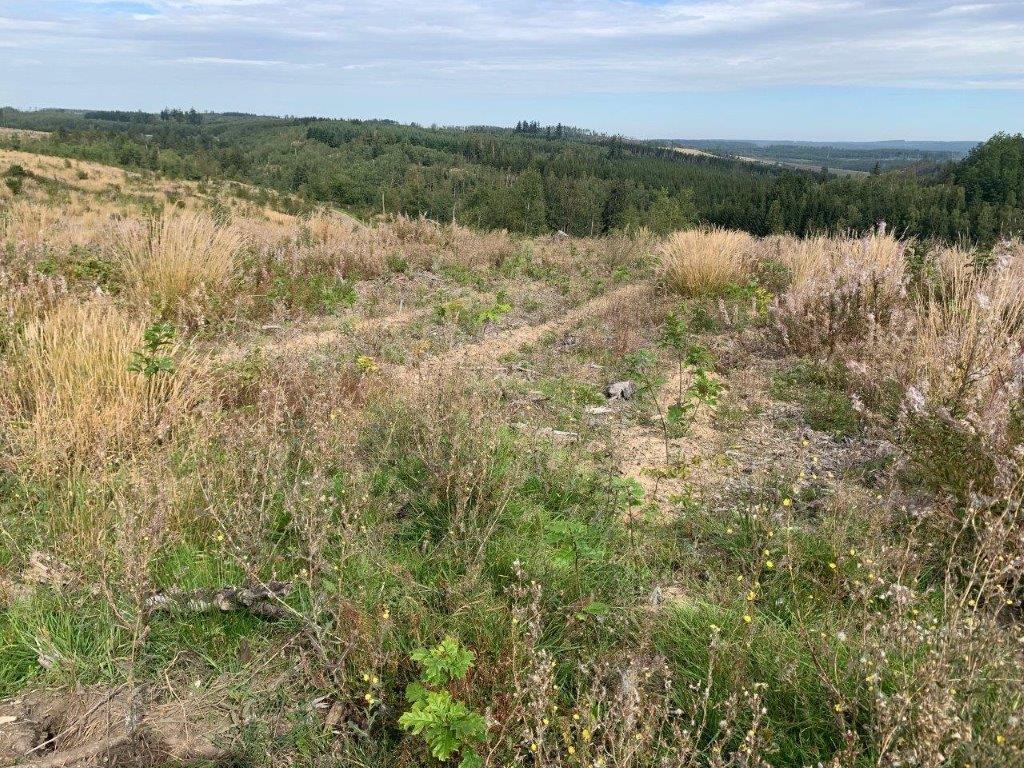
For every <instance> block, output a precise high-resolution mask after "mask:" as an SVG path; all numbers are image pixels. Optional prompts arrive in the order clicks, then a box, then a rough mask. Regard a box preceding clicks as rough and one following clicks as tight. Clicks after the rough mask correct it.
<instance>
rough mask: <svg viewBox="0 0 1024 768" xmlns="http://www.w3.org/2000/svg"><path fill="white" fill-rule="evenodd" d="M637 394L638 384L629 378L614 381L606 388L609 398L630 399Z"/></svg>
mask: <svg viewBox="0 0 1024 768" xmlns="http://www.w3.org/2000/svg"><path fill="white" fill-rule="evenodd" d="M635 394H636V384H634V383H633V382H632V381H630V380H629V379H626V380H625V381H614V382H612V383H611V384H609V385H608V386H607V387H606V388H605V390H604V396H605V397H607V398H608V399H609V400H629V399H630V398H632V397H633V395H635Z"/></svg>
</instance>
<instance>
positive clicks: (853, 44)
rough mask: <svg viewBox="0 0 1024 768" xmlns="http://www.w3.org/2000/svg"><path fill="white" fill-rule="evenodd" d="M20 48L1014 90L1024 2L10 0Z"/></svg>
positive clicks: (468, 71)
mask: <svg viewBox="0 0 1024 768" xmlns="http://www.w3.org/2000/svg"><path fill="white" fill-rule="evenodd" d="M8 9H9V10H8ZM118 9H121V10H120V11H119V10H118ZM126 11H127V12H126ZM11 45H17V46H18V47H19V48H21V49H27V50H28V51H30V52H32V53H33V54H36V55H38V56H39V58H41V59H43V60H46V61H47V62H48V64H49V66H51V67H53V68H56V69H59V68H61V67H65V68H68V69H69V70H72V69H76V68H81V67H82V66H85V65H86V64H89V65H100V64H109V65H110V66H130V67H138V66H146V67H155V68H160V67H164V68H174V67H179V68H181V67H189V66H196V65H203V66H210V67H222V68H225V69H228V68H232V67H233V68H235V69H236V70H244V69H250V70H278V71H285V72H286V71H288V70H300V69H301V70H306V71H307V72H306V74H304V75H303V76H304V77H314V76H315V77H316V78H317V80H316V83H317V84H318V85H322V86H323V87H330V85H331V84H332V82H333V81H332V78H333V77H338V78H341V77H345V78H348V79H351V78H353V77H357V76H358V77H359V78H363V79H364V82H365V83H366V84H367V85H368V86H372V85H373V84H374V83H379V84H391V83H394V82H406V83H410V84H411V85H412V86H414V87H417V88H424V89H426V88H435V89H442V88H448V87H462V88H468V89H474V88H475V89H490V90H505V91H508V92H511V93H519V94H531V93H535V92H538V91H543V92H544V93H546V94H572V93H579V92H597V91H605V92H622V91H652V92H671V91H684V90H700V89H706V90H711V89H721V88H735V87H745V86H758V87H760V86H771V85H785V86H797V85H868V86H912V87H922V86H926V87H929V88H948V89H983V88H998V89H1012V88H1021V82H1022V81H1024V3H1021V2H1019V0H1003V1H1000V2H978V3H963V2H961V3H954V2H949V1H948V0H903V2H901V3H900V4H894V3H892V2H887V1H886V0H692V1H686V0H661V1H658V0H644V1H641V0H560V1H559V2H542V1H541V0H452V1H451V2H444V0H418V1H417V2H411V1H410V0H361V1H360V2H353V3H350V4H343V3H339V2H334V1H333V0H84V1H80V2H70V1H69V0H60V1H57V2H55V1H53V0H49V1H47V0H5V16H4V17H0V46H7V47H10V46H11ZM87 51H88V52H89V53H88V55H87V53H86V52H87ZM44 54H45V55H44ZM87 56H88V57H98V58H99V61H91V60H89V61H87ZM353 62H356V63H353ZM309 70H316V72H315V73H310V72H309ZM341 73H346V74H341ZM356 73H357V74H356ZM168 76H170V74H168Z"/></svg>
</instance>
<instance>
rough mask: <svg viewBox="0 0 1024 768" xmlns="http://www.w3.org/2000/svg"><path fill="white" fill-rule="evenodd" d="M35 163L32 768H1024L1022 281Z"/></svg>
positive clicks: (946, 264) (13, 289) (710, 238)
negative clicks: (374, 207) (311, 203)
mask: <svg viewBox="0 0 1024 768" xmlns="http://www.w3.org/2000/svg"><path fill="white" fill-rule="evenodd" d="M26 149H31V147H28V146H26ZM14 164H18V165H19V167H22V168H23V170H24V174H23V175H22V174H19V175H18V178H19V180H20V181H19V183H18V184H17V185H11V190H12V194H10V195H9V196H6V197H4V198H2V199H0V306H2V308H3V311H2V312H0V384H2V389H0V447H2V456H0V696H2V697H3V699H2V700H0V764H3V765H8V764H12V765H13V764H18V765H20V764H24V765H29V766H32V765H36V766H43V765H46V766H56V765H106V764H112V765H126V766H143V765H152V766H156V765H182V764H196V765H239V766H280V765H324V766H327V765H339V766H341V765H359V766H368V767H381V768H383V767H384V766H388V768H393V766H410V767H411V766H421V765H426V766H429V765H437V764H441V763H446V764H453V765H459V766H461V767H462V768H473V767H474V766H483V765H486V766H509V765H531V766H588V767H595V768H596V767H598V766H603V767H607V768H612V767H613V766H614V767H616V768H627V767H628V768H642V767H647V766H651V767H653V766H708V767H709V768H724V767H725V766H734V767H735V768H740V767H741V766H742V767H750V766H828V767H830V768H847V767H849V766H855V767H860V766H864V767H866V766H889V767H895V766H934V767H935V768H938V767H939V766H1016V765H1021V764H1024V753H1022V747H1024V722H1022V714H1024V713H1022V706H1024V663H1022V661H1024V660H1022V658H1021V653H1022V647H1024V646H1022V643H1024V623H1022V600H1024V581H1022V577H1024V527H1022V523H1024V520H1022V517H1021V516H1022V512H1021V509H1022V506H1021V502H1022V499H1021V492H1022V490H1021V489H1022V479H1024V478H1022V472H1021V439H1022V434H1024V433H1022V425H1021V391H1022V385H1024V365H1022V358H1021V351H1022V348H1024V330H1022V329H1024V322H1022V321H1024V299H1022V295H1024V294H1022V291H1021V287H1022V280H1021V278H1022V275H1024V244H1022V243H1021V242H1020V241H1019V240H1014V239H1012V238H1011V239H1002V240H999V241H997V242H994V243H986V244H985V246H984V247H976V246H972V245H967V244H958V245H953V244H946V243H944V242H942V241H939V240H923V239H921V240H917V239H913V238H899V237H893V236H891V235H889V234H885V233H884V232H883V231H878V230H871V231H862V232H859V233H850V234H846V235H838V234H837V235H832V236H825V235H812V236H809V237H806V238H797V237H793V236H789V235H782V234H778V235H767V236H763V237H757V236H754V235H750V234H747V233H743V232H738V231H733V230H728V229H723V228H715V227H700V226H694V227H691V228H685V229H681V230H679V231H674V232H665V233H659V232H657V231H654V230H652V229H647V228H637V227H628V226H627V227H623V228H621V229H617V230H616V231H614V232H612V233H609V234H605V235H602V236H599V237H575V236H562V235H555V236H552V235H544V234H541V235H536V234H510V233H509V232H507V231H505V230H487V231H484V230H477V229H473V228H470V227H466V226H461V225H459V224H442V223H437V222H434V221H431V220H429V219H426V218H414V217H413V218H411V217H405V216H401V215H388V216H377V217H375V218H367V219H366V220H365V221H359V220H357V219H355V218H353V217H352V216H349V215H346V214H344V213H341V212H339V211H337V210H333V209H331V208H329V207H320V208H311V207H306V208H303V207H302V206H299V205H297V204H294V201H288V200H286V199H284V198H283V196H278V195H273V194H270V193H266V194H265V195H262V196H260V197H258V199H257V196H256V195H255V193H254V192H253V190H252V189H251V188H244V189H243V188H242V187H241V186H239V185H235V186H232V185H231V184H229V183H224V184H217V183H214V182H209V183H206V182H204V183H202V184H200V183H194V182H184V181H177V182H172V181H170V180H168V179H166V178H163V177H160V176H157V175H155V174H149V175H131V176H130V175H128V174H126V173H125V172H123V171H121V170H119V169H115V168H111V167H107V166H101V165H98V164H95V163H88V162H85V161H80V160H79V161H75V163H74V164H73V165H72V163H71V162H70V161H67V165H66V166H65V165H64V164H63V161H60V160H57V159H54V158H47V157H43V156H34V155H31V154H30V152H28V151H19V152H16V153H15V152H10V151H4V152H3V153H2V154H0V172H2V171H3V170H4V169H5V168H7V167H8V166H9V165H14ZM97 179H104V181H103V183H94V182H96V180H97ZM115 182H116V184H117V185H118V187H117V190H116V194H115V193H113V192H111V185H112V184H114V183H115ZM15 186H17V187H18V191H17V193H16V194H15V193H13V190H14V188H15ZM5 194H6V193H5ZM627 383H628V386H627Z"/></svg>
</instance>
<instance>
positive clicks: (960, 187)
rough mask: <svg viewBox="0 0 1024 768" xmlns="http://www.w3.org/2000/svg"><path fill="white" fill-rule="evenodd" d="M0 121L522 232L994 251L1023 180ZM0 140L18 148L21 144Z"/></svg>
mask: <svg viewBox="0 0 1024 768" xmlns="http://www.w3.org/2000/svg"><path fill="white" fill-rule="evenodd" d="M0 125H6V126H10V127H14V128H23V129H34V130H42V131H51V133H50V134H49V135H48V136H46V137H45V138H43V139H42V140H40V141H37V143H36V151H41V152H47V153H51V154H55V155H59V156H66V157H71V158H79V159H87V160H92V161H97V162H103V163H108V164H115V165H120V166H123V167H126V168H131V169H135V170H150V171H156V172H159V173H161V174H164V175H169V176H174V177H179V178H187V179H192V180H201V179H209V178H215V179H220V178H230V179H234V180H237V181H241V182H245V183H247V184H252V185H255V186H258V187H260V188H269V189H275V190H277V191H278V192H280V193H283V194H289V195H295V196H296V197H297V198H299V199H301V200H302V201H304V203H305V204H306V209H308V208H309V207H310V206H312V205H316V204H323V203H330V204H333V205H337V206H342V207H344V208H345V209H346V210H348V211H350V212H352V213H353V214H355V215H357V216H359V217H361V218H364V219H367V218H369V217H372V216H374V215H377V214H389V213H390V214H394V213H402V214H405V215H409V216H418V215H421V214H422V215H426V216H428V217H429V218H432V219H434V220H437V221H445V222H447V221H452V220H453V219H454V220H455V221H457V222H460V223H463V224H468V225H471V226H474V227H477V228H485V229H507V230H510V231H514V232H521V233H524V234H529V235H537V234H542V233H547V232H555V231H559V230H561V231H564V232H566V233H568V234H571V235H576V236H592V235H601V234H607V233H610V232H615V231H622V230H625V229H629V228H636V227H646V228H648V229H650V230H652V231H654V232H655V233H658V234H664V233H667V232H670V231H673V230H674V229H677V228H681V227H685V226H691V225H693V224H694V223H696V222H701V223H705V224H711V225H718V226H724V227H729V228H735V229H743V230H745V231H748V232H753V233H755V234H759V235H768V234H781V233H791V234H797V235H808V234H819V233H845V232H850V231H852V232H858V233H863V232H866V231H869V230H870V229H872V228H873V227H874V226H875V224H876V223H877V221H878V220H879V219H883V218H884V219H885V220H886V221H887V222H888V223H889V226H890V227H891V228H893V230H894V231H897V232H900V233H906V234H908V235H912V236H918V237H924V238H935V239H940V240H944V241H948V242H954V241H957V240H959V239H964V238H966V239H970V240H972V241H976V242H981V243H984V244H991V243H993V242H995V241H996V240H997V239H998V238H999V237H1000V236H1001V235H1004V234H1012V233H1014V232H1017V231H1019V230H1020V228H1021V226H1022V216H1024V213H1022V208H1021V203H1020V200H1022V199H1024V197H1022V192H1024V191H1022V190H1021V189H1020V188H1019V185H1018V186H1016V187H1015V195H1016V196H1015V197H1006V196H1005V195H1004V196H1002V197H1001V199H999V200H998V201H996V200H993V199H990V198H991V195H990V190H989V189H988V188H987V186H986V185H984V184H977V183H975V182H973V181H971V180H970V179H969V178H967V177H965V176H964V175H963V174H962V173H960V171H959V168H960V166H958V165H949V166H948V167H947V166H944V165H936V164H934V163H931V162H927V163H924V164H923V165H915V166H913V167H912V168H910V169H905V170H902V171H892V172H887V173H881V172H880V173H877V174H868V175H864V174H852V175H851V174H845V175H843V176H837V175H836V174H828V173H826V174H821V173H820V171H819V170H818V168H819V166H820V165H821V163H817V162H815V163H812V164H811V165H810V167H811V168H813V170H794V169H792V168H787V167H785V166H784V165H775V164H773V163H751V162H745V161H739V160H731V159H723V158H721V157H716V156H708V155H700V154H696V155H695V154H693V153H680V152H677V151H673V149H672V148H670V147H665V146H661V145H652V144H650V143H645V142H635V141H630V140H627V139H623V138H621V137H614V136H602V135H598V134H593V133H590V132H587V131H582V130H580V129H575V128H569V127H565V126H545V127H542V126H539V125H537V124H536V123H520V124H519V125H518V126H517V127H516V128H515V129H501V128H491V127H471V128H437V127H431V128H424V127H421V126H415V125H412V126H406V125H398V124H396V123H394V122H393V121H388V120H376V121H356V120H322V119H317V118H273V117H259V116H254V115H238V114H198V113H183V112H177V111H167V110H165V111H164V112H163V113H161V114H148V113H134V112H109V111H107V112H104V111H98V112H74V111H62V110H48V111H42V112H18V111H16V110H11V109H9V108H8V109H0ZM1004 139H1005V141H1008V142H1011V143H1015V144H1016V146H1018V148H1019V146H1021V145H1022V144H1024V139H1022V138H1021V137H1020V136H1017V137H996V138H994V139H993V140H992V141H991V142H989V143H987V144H986V145H983V146H982V147H979V148H978V149H976V150H975V151H974V153H972V157H975V156H979V157H981V156H985V157H987V158H988V159H987V160H984V161H983V164H986V165H992V164H996V165H999V170H998V171H996V175H999V176H1007V177H1012V178H1017V177H1019V175H1020V168H1021V165H1020V163H1019V161H1016V160H1013V158H1012V153H1007V152H1003V151H1002V150H1000V149H999V146H1001V142H1004ZM0 141H5V145H6V146H8V147H9V148H16V147H17V145H16V144H15V143H13V142H15V141H17V140H16V139H10V138H8V139H6V140H4V139H3V137H0ZM793 151H795V150H792V149H791V148H787V149H786V152H788V153H790V154H792V152H793ZM822 151H825V150H821V149H814V150H813V152H815V153H820V152H822ZM1018 154H1019V150H1018ZM786 162H789V163H790V164H793V163H797V164H801V163H803V164H804V165H807V163H804V161H803V160H801V159H800V158H795V159H794V158H790V160H788V161H786ZM964 162H965V163H970V162H971V161H970V160H966V161H964ZM874 164H875V163H874V162H871V165H870V168H867V169H865V170H872V169H873V168H874ZM880 170H881V169H880ZM1015 184H1016V182H1015ZM296 212H299V209H296Z"/></svg>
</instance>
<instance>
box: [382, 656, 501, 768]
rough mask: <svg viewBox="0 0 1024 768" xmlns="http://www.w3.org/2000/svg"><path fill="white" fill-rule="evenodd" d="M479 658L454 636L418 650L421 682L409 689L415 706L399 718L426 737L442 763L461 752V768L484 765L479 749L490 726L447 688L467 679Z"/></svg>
mask: <svg viewBox="0 0 1024 768" xmlns="http://www.w3.org/2000/svg"><path fill="white" fill-rule="evenodd" d="M475 658H476V655H475V654H474V653H473V652H472V651H470V650H469V649H467V648H463V647H462V645H460V644H459V641H458V640H456V639H455V638H453V637H446V638H445V639H444V640H443V641H442V642H441V643H439V644H438V645H436V646H434V647H433V648H420V649H418V650H416V651H414V652H413V653H412V659H413V661H415V662H417V663H418V664H419V665H420V667H421V668H422V672H421V674H420V679H419V680H418V681H416V682H413V683H410V684H409V686H408V687H407V688H406V691H405V697H406V699H407V700H408V701H409V703H410V704H411V705H412V706H411V707H410V709H408V710H407V711H406V712H404V713H403V714H402V716H401V717H400V718H399V719H398V723H399V725H401V726H402V728H404V729H405V730H407V731H409V732H410V733H412V734H414V735H416V736H422V737H423V740H424V741H426V743H427V746H428V747H429V749H430V754H431V755H433V756H434V757H435V758H437V759H438V760H440V761H442V762H445V761H447V760H449V759H450V758H451V757H452V756H453V755H455V754H456V753H458V755H459V756H460V757H461V760H460V761H459V768H478V767H479V766H482V765H483V759H482V758H481V757H480V755H479V753H478V752H477V751H476V746H477V745H478V744H482V743H483V742H484V741H485V740H486V738H487V723H486V721H485V720H484V718H483V716H482V715H480V714H478V713H476V712H474V711H472V710H471V709H470V708H469V707H467V706H466V705H465V704H464V703H462V702H461V701H459V700H458V699H456V698H455V697H454V696H453V695H452V694H451V692H450V691H449V690H447V688H445V686H450V685H451V684H452V683H455V682H458V681H461V680H463V679H465V677H466V673H467V672H469V668H470V667H471V666H472V664H473V660H474V659H475Z"/></svg>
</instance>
